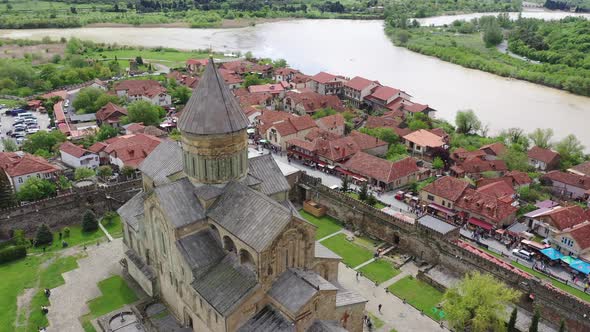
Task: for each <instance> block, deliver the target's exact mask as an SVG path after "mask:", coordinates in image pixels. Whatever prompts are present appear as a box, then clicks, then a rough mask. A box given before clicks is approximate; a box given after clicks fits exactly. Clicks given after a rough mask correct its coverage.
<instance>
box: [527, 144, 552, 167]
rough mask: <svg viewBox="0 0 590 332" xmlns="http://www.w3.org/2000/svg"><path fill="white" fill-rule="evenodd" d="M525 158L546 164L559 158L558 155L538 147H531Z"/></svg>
mask: <svg viewBox="0 0 590 332" xmlns="http://www.w3.org/2000/svg"><path fill="white" fill-rule="evenodd" d="M527 156H528V157H529V158H531V159H535V160H540V161H542V162H544V163H546V164H551V163H553V162H554V161H556V160H557V158H559V153H557V152H555V151H551V150H549V149H543V148H540V147H538V146H533V147H532V148H531V149H530V150H529V151H528V152H527Z"/></svg>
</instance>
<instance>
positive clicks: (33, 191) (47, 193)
mask: <svg viewBox="0 0 590 332" xmlns="http://www.w3.org/2000/svg"><path fill="white" fill-rule="evenodd" d="M54 195H55V184H53V183H52V182H51V181H49V180H46V179H40V178H38V177H36V176H35V177H30V178H28V179H27V180H26V181H25V183H24V184H23V185H22V186H21V187H20V189H19V190H18V193H17V196H18V199H19V200H21V201H36V200H40V199H43V198H48V197H52V196H54Z"/></svg>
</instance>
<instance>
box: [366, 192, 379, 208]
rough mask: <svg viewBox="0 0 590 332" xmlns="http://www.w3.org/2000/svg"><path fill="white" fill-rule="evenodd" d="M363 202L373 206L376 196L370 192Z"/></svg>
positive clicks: (375, 202)
mask: <svg viewBox="0 0 590 332" xmlns="http://www.w3.org/2000/svg"><path fill="white" fill-rule="evenodd" d="M365 202H366V203H367V204H369V205H370V206H375V204H377V198H375V196H373V194H372V193H370V194H369V196H368V197H367V200H366V201H365Z"/></svg>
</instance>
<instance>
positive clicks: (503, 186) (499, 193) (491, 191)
mask: <svg viewBox="0 0 590 332" xmlns="http://www.w3.org/2000/svg"><path fill="white" fill-rule="evenodd" d="M477 192H480V193H484V194H487V195H490V196H494V197H496V198H499V199H504V198H506V197H508V198H510V201H512V199H511V197H512V195H514V194H516V191H515V190H514V188H512V185H510V184H509V183H506V181H497V182H494V183H490V184H486V185H484V186H481V187H478V188H477Z"/></svg>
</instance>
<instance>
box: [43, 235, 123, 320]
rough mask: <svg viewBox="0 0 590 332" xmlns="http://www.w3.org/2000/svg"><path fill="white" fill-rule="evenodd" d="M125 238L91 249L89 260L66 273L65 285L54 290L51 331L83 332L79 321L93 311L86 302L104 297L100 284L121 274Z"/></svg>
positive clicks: (52, 294) (85, 259) (48, 316)
mask: <svg viewBox="0 0 590 332" xmlns="http://www.w3.org/2000/svg"><path fill="white" fill-rule="evenodd" d="M122 243H123V241H122V239H115V240H114V241H113V242H109V243H106V242H105V243H102V244H101V245H100V246H99V247H96V246H91V247H89V248H88V257H85V258H82V259H80V260H78V265H79V268H77V269H75V270H73V271H69V272H66V273H64V274H63V278H64V280H65V284H64V285H61V286H59V287H56V288H54V289H52V290H51V297H50V298H49V300H50V302H51V306H50V307H49V313H48V314H47V318H48V320H49V328H48V331H49V332H70V331H72V332H79V331H83V329H82V325H81V324H80V321H79V320H78V318H79V317H80V316H83V315H85V314H86V313H88V312H89V309H88V306H87V305H86V302H87V301H89V300H91V299H94V298H96V297H98V296H100V295H101V293H100V290H99V289H98V287H97V283H98V282H99V281H101V280H104V279H106V278H108V277H110V276H111V275H114V274H121V272H122V267H121V265H120V264H119V260H120V259H121V258H122V257H123V248H122Z"/></svg>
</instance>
